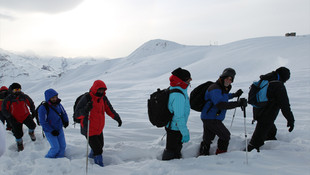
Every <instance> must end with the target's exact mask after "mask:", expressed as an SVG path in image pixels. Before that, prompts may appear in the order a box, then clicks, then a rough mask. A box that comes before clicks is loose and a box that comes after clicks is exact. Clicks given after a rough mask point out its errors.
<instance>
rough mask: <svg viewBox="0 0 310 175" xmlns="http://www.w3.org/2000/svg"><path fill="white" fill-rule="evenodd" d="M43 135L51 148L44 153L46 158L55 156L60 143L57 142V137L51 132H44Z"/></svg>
mask: <svg viewBox="0 0 310 175" xmlns="http://www.w3.org/2000/svg"><path fill="white" fill-rule="evenodd" d="M45 137H46V139H47V141H48V142H49V143H50V145H51V148H50V150H49V151H48V152H47V154H46V155H45V157H46V158H56V156H57V154H58V153H59V150H60V145H59V142H58V137H57V136H53V134H52V133H50V132H45Z"/></svg>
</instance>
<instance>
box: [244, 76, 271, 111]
mask: <svg viewBox="0 0 310 175" xmlns="http://www.w3.org/2000/svg"><path fill="white" fill-rule="evenodd" d="M268 85H269V82H268V80H259V81H256V82H253V83H252V85H251V86H250V91H249V96H248V103H249V104H250V105H252V106H253V107H255V108H262V107H264V106H266V104H267V103H268V98H267V89H268Z"/></svg>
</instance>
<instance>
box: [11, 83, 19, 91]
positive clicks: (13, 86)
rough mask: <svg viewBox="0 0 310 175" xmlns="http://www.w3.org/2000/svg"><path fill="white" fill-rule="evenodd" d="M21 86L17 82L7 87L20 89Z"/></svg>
mask: <svg viewBox="0 0 310 175" xmlns="http://www.w3.org/2000/svg"><path fill="white" fill-rule="evenodd" d="M21 88H22V86H21V85H20V84H18V83H13V84H11V86H10V87H9V89H10V90H11V91H12V90H13V89H21Z"/></svg>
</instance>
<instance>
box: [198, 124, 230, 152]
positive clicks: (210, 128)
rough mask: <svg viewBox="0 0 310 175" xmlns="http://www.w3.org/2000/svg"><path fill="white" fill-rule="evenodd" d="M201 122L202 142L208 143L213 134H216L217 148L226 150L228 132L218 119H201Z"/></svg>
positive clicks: (228, 138)
mask: <svg viewBox="0 0 310 175" xmlns="http://www.w3.org/2000/svg"><path fill="white" fill-rule="evenodd" d="M202 122H203V142H204V144H205V145H210V144H211V143H212V141H213V140H214V138H215V136H218V137H219V139H218V141H217V147H218V149H219V150H222V151H227V148H228V144H229V140H230V132H229V130H228V129H227V128H226V127H225V125H224V124H223V123H222V121H220V120H205V119H203V120H202Z"/></svg>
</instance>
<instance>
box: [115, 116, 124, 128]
mask: <svg viewBox="0 0 310 175" xmlns="http://www.w3.org/2000/svg"><path fill="white" fill-rule="evenodd" d="M114 120H116V121H117V123H118V127H121V126H122V123H123V122H122V120H121V118H120V117H119V116H118V115H116V116H115V117H114Z"/></svg>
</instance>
